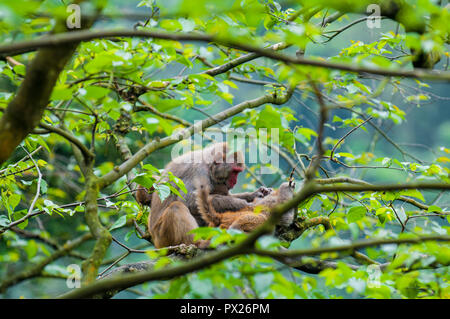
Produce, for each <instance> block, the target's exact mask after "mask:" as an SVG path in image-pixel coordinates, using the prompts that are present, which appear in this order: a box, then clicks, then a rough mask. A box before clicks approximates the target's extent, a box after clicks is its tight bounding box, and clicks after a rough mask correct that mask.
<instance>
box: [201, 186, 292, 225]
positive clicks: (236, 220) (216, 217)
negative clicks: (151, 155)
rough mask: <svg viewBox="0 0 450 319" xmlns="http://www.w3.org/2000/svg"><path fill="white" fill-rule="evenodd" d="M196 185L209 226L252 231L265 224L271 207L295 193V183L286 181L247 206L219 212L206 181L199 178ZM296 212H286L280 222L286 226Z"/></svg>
mask: <svg viewBox="0 0 450 319" xmlns="http://www.w3.org/2000/svg"><path fill="white" fill-rule="evenodd" d="M196 186H197V205H198V207H199V211H200V214H201V216H202V218H203V219H204V220H205V221H206V222H207V224H208V226H209V227H220V228H225V229H228V228H234V229H240V230H242V231H244V232H251V231H253V230H254V229H255V228H257V227H258V226H260V225H261V224H263V223H264V222H265V221H266V220H267V218H268V216H269V212H270V208H272V207H275V206H276V205H278V204H280V203H282V202H285V201H287V200H289V199H291V198H292V196H293V194H294V186H293V183H291V182H286V183H283V184H281V186H280V188H278V189H277V190H275V191H272V192H271V193H270V194H269V195H267V196H266V197H263V198H255V199H254V200H253V202H252V203H251V204H250V205H248V206H247V207H244V208H242V209H240V210H238V211H226V212H223V213H218V212H217V211H216V210H215V209H214V205H213V204H212V201H211V196H210V195H209V190H208V186H207V185H206V184H205V182H204V181H202V180H201V179H198V181H197V185H196ZM257 207H258V209H257ZM257 211H258V212H257ZM294 212H295V211H294V209H291V210H289V211H288V212H286V213H285V214H284V215H283V218H282V220H281V221H280V224H282V225H284V226H287V225H289V224H291V223H292V221H293V218H294Z"/></svg>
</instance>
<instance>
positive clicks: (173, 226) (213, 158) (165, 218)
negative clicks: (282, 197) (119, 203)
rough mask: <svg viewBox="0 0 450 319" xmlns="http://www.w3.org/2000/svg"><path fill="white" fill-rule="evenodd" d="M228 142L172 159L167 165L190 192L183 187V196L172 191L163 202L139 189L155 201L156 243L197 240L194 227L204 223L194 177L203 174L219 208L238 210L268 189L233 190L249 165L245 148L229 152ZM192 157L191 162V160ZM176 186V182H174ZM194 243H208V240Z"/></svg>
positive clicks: (144, 199)
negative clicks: (245, 191)
mask: <svg viewBox="0 0 450 319" xmlns="http://www.w3.org/2000/svg"><path fill="white" fill-rule="evenodd" d="M228 151H229V149H228V144H227V143H216V144H212V145H210V146H209V147H206V148H203V149H202V150H199V151H193V152H189V153H186V154H184V155H182V156H180V157H178V158H175V159H174V160H172V161H171V162H170V163H169V164H168V165H167V166H166V168H165V171H166V172H172V174H174V175H175V176H177V177H178V178H180V179H181V180H183V182H184V185H185V186H186V189H187V193H186V194H184V193H182V192H181V191H180V193H181V194H182V196H183V199H182V198H180V197H178V196H177V195H175V194H173V193H172V194H170V195H169V196H168V197H167V198H166V199H165V200H164V201H163V202H161V200H160V198H159V196H158V194H157V193H156V192H154V193H153V194H152V195H151V200H149V197H148V196H146V195H149V194H148V193H147V194H145V193H146V191H145V189H142V188H141V189H139V190H138V194H139V192H140V194H139V196H136V198H137V199H138V201H139V202H140V203H141V204H147V205H148V204H151V213H150V217H149V221H148V228H149V231H150V234H151V235H152V239H153V242H154V244H155V247H157V248H160V247H166V246H174V245H179V244H192V243H194V240H193V235H190V234H187V233H188V232H189V231H191V230H192V229H195V228H197V227H199V225H200V226H202V225H204V224H205V223H204V221H203V219H202V218H201V216H200V213H199V211H198V207H197V204H196V198H195V187H194V179H195V178H197V177H199V176H200V177H202V178H204V180H205V183H206V184H207V187H208V190H209V194H208V195H211V204H212V205H213V207H214V209H215V210H216V211H218V212H223V211H237V210H239V209H242V208H244V207H246V206H248V205H249V203H250V202H252V201H253V200H254V199H255V198H256V197H262V196H263V195H264V193H265V192H267V189H265V188H261V189H259V190H258V191H256V192H253V193H243V194H230V193H229V189H231V188H232V187H233V186H234V184H235V182H236V178H237V174H238V173H239V172H240V171H242V170H243V169H244V167H245V165H244V163H243V155H242V153H241V152H234V153H231V154H229V153H228ZM189 161H190V162H189ZM173 186H174V187H176V185H173ZM194 244H196V245H198V246H200V247H204V246H206V245H207V242H204V241H199V242H195V243H194Z"/></svg>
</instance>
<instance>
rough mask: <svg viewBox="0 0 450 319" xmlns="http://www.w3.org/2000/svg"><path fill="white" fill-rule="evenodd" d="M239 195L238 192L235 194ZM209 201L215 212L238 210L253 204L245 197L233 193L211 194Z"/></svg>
mask: <svg viewBox="0 0 450 319" xmlns="http://www.w3.org/2000/svg"><path fill="white" fill-rule="evenodd" d="M236 195H240V194H236ZM211 203H212V205H213V207H214V209H215V210H216V211H217V212H219V213H220V212H226V211H238V210H241V209H243V208H246V207H250V206H253V204H252V203H249V202H247V201H246V200H245V199H242V198H239V197H236V196H233V195H228V196H226V195H217V194H216V195H211Z"/></svg>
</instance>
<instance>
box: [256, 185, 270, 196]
mask: <svg viewBox="0 0 450 319" xmlns="http://www.w3.org/2000/svg"><path fill="white" fill-rule="evenodd" d="M272 192H273V189H272V188H267V187H264V186H261V187H260V188H258V189H257V190H256V191H255V193H254V194H255V198H263V197H266V196H267V195H269V194H270V193H272Z"/></svg>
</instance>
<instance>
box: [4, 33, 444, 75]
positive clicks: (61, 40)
mask: <svg viewBox="0 0 450 319" xmlns="http://www.w3.org/2000/svg"><path fill="white" fill-rule="evenodd" d="M111 37H143V38H155V39H166V40H174V41H200V42H215V43H218V44H222V45H225V46H228V47H232V48H235V49H239V50H244V51H247V52H252V53H254V54H256V56H247V57H246V58H244V57H242V59H243V60H244V62H247V61H250V60H252V59H255V58H256V57H259V56H261V57H266V58H270V59H274V60H278V61H282V62H284V63H287V64H294V65H309V66H316V67H323V68H329V69H336V70H341V71H348V72H355V73H369V74H378V75H384V76H397V77H406V78H421V79H428V80H441V81H446V82H448V81H450V72H437V71H427V70H425V69H415V70H414V71H405V70H392V69H380V68H371V67H363V66H355V65H348V64H343V63H335V62H328V61H323V60H313V59H307V58H304V57H292V56H288V55H285V54H281V53H278V52H276V51H274V50H271V49H263V48H259V47H255V46H253V45H249V44H245V43H240V42H238V41H234V40H230V39H224V38H219V37H215V36H212V35H207V34H199V33H189V34H184V33H169V32H163V31H143V30H100V31H75V32H70V33H65V34H56V35H52V36H45V37H42V38H40V39H33V40H29V41H23V42H17V43H12V44H6V45H2V46H0V53H5V54H7V53H10V52H16V51H20V50H30V49H36V48H51V47H55V46H61V45H67V44H72V43H78V42H80V41H90V40H94V39H104V38H111ZM280 45H281V46H282V47H283V46H284V47H286V46H287V44H280ZM241 63H243V62H241ZM241 63H238V64H241ZM234 66H235V65H230V66H228V68H232V67H234ZM210 72H212V73H213V74H214V72H218V73H223V70H219V69H218V70H216V71H214V72H213V71H210Z"/></svg>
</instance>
